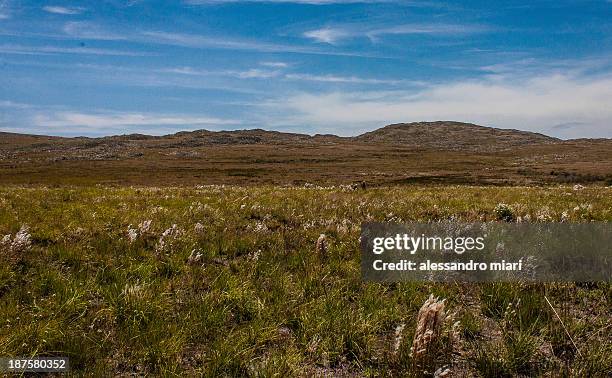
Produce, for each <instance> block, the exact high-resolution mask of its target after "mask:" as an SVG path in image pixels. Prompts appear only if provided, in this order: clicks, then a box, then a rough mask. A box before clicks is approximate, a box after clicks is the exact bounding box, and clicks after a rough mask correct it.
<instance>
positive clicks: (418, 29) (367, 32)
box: [303, 24, 490, 44]
mask: <svg viewBox="0 0 612 378" xmlns="http://www.w3.org/2000/svg"><path fill="white" fill-rule="evenodd" d="M489 30H490V28H488V27H485V26H480V25H459V24H403V25H396V26H391V27H382V28H376V27H374V28H373V27H367V26H365V25H345V26H338V27H324V28H321V29H315V30H309V31H306V32H305V33H303V36H304V37H306V38H310V39H314V40H315V41H317V42H323V43H330V44H334V43H337V42H339V41H340V40H343V39H350V38H358V37H367V38H369V39H370V40H371V41H377V40H378V39H379V38H380V37H381V36H384V35H409V34H430V35H455V36H456V35H465V34H473V33H482V32H486V31H489Z"/></svg>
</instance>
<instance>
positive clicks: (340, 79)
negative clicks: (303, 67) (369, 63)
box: [285, 74, 402, 84]
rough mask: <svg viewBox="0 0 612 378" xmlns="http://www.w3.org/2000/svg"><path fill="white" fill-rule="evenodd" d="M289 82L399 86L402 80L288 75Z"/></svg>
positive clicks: (286, 76)
mask: <svg viewBox="0 0 612 378" xmlns="http://www.w3.org/2000/svg"><path fill="white" fill-rule="evenodd" d="M285 78H287V79H289V80H303V81H319V82H325V83H350V84H399V83H401V82H402V81H401V80H385V79H371V78H362V77H356V76H335V75H310V74H287V75H285Z"/></svg>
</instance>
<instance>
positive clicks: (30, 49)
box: [0, 44, 153, 56]
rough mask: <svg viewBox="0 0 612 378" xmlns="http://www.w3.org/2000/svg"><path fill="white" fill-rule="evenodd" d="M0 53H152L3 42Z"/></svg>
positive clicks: (136, 54)
mask: <svg viewBox="0 0 612 378" xmlns="http://www.w3.org/2000/svg"><path fill="white" fill-rule="evenodd" d="M0 54H19V55H53V54H85V55H113V56H151V55H153V54H150V53H146V52H137V51H124V50H114V49H102V48H91V47H59V46H25V45H13V44H5V45H0Z"/></svg>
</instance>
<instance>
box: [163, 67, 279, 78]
mask: <svg viewBox="0 0 612 378" xmlns="http://www.w3.org/2000/svg"><path fill="white" fill-rule="evenodd" d="M158 72H162V73H171V74H179V75H189V76H230V77H236V78H239V79H269V78H272V77H276V76H278V75H279V74H280V71H279V70H266V69H259V68H251V69H248V70H244V71H240V70H225V71H209V70H202V69H196V68H192V67H174V68H163V69H160V70H158Z"/></svg>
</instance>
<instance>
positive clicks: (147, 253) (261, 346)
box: [0, 186, 612, 377]
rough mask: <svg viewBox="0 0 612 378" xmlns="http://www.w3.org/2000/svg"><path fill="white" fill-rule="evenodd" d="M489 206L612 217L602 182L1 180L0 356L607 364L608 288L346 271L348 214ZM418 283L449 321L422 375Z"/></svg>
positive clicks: (173, 363)
mask: <svg viewBox="0 0 612 378" xmlns="http://www.w3.org/2000/svg"><path fill="white" fill-rule="evenodd" d="M501 202H504V203H507V204H509V205H510V206H511V208H512V211H513V212H514V214H515V215H516V216H517V217H519V216H520V217H521V219H523V220H525V219H526V218H530V219H531V221H534V222H553V221H560V220H564V221H572V222H588V221H591V220H599V221H606V222H609V221H611V220H612V189H610V188H605V187H601V186H599V187H588V188H586V189H583V190H573V189H572V187H571V186H567V187H565V186H561V187H546V188H532V187H470V186H430V187H423V186H403V187H380V188H368V189H367V190H357V191H353V190H346V189H341V188H338V187H335V188H318V187H314V188H303V187H279V186H252V187H237V186H203V187H191V188H186V187H182V188H170V187H168V188H152V187H147V188H144V187H143V188H128V187H122V188H109V187H101V186H98V187H80V188H77V187H74V188H71V187H60V188H45V187H28V188H25V187H9V186H5V187H2V188H0V238H2V236H3V235H5V234H6V235H8V234H10V236H9V237H8V239H7V238H5V239H4V243H3V244H2V246H0V248H2V253H0V262H1V264H0V356H26V355H56V356H69V357H70V358H71V364H72V369H73V370H72V373H73V374H74V375H86V376H91V375H94V376H109V375H115V374H121V375H127V374H148V375H164V376H174V375H176V376H178V375H181V376H184V375H203V376H312V375H328V376H330V375H331V376H363V375H376V376H406V375H409V376H420V375H431V374H433V372H434V371H435V370H436V369H438V368H443V367H446V368H449V369H450V373H451V374H452V376H473V375H480V376H486V377H493V376H516V375H526V376H533V375H543V376H576V377H582V376H610V375H611V374H612V336H611V335H612V320H611V319H612V286H611V285H610V284H605V283H585V284H565V283H564V284H562V283H547V284H499V283H496V284H461V283H457V284H434V283H400V284H378V283H364V282H362V281H361V278H360V272H359V247H358V243H359V242H358V239H359V232H360V224H361V223H362V222H363V221H394V222H403V221H435V220H439V219H448V218H451V217H452V218H455V219H460V220H467V221H470V220H484V221H492V220H495V218H496V215H495V214H494V211H493V209H494V208H495V206H496V205H497V204H498V203H501ZM147 221H151V223H150V225H149V224H148V222H147ZM24 225H27V226H29V229H27V230H26V229H22V227H23V226H24ZM20 229H22V233H21V235H22V236H23V235H24V232H25V234H27V235H31V236H30V239H29V240H28V241H30V242H31V243H28V242H27V241H26V242H24V243H23V244H22V245H20V246H18V247H16V248H12V247H11V246H10V245H11V242H14V239H15V234H17V233H19V230H20ZM322 233H323V234H325V235H326V237H327V242H328V248H327V251H326V252H325V253H320V252H317V251H316V250H315V242H316V240H317V239H318V237H319V235H320V234H322ZM26 239H28V238H26ZM30 244H31V245H30ZM430 294H434V295H436V296H439V297H440V298H445V299H446V307H447V310H448V313H455V315H454V318H455V319H456V320H458V321H459V322H460V323H459V329H458V330H457V331H458V333H457V337H454V338H452V339H450V338H449V339H448V340H445V341H446V342H447V343H446V344H445V345H444V346H443V347H440V349H439V350H438V351H437V352H436V353H435V355H434V356H433V357H432V360H431V361H430V365H429V366H428V368H427V369H426V373H425V372H424V370H423V369H421V368H419V367H416V366H415V364H414V363H413V361H411V357H410V355H409V349H410V344H411V342H412V337H413V333H414V329H415V322H416V316H417V312H418V310H419V308H420V307H421V305H422V304H423V303H424V302H425V300H426V299H427V298H428V296H429V295H430ZM545 297H546V298H548V299H549V300H550V302H551V304H552V305H553V307H554V308H555V310H556V311H557V313H558V316H559V317H557V315H555V313H554V312H553V310H552V308H551V307H550V306H549V305H548V303H547V302H546V300H545ZM560 320H562V321H563V324H564V325H565V327H566V328H567V332H566V330H565V329H564V326H563V325H562V323H561V321H560ZM402 325H403V326H404V327H403V328H402V327H401V326H402ZM399 330H401V332H400V331H399ZM568 333H569V336H568ZM570 337H571V338H570ZM574 343H575V344H574Z"/></svg>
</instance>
